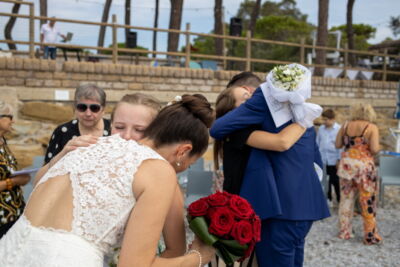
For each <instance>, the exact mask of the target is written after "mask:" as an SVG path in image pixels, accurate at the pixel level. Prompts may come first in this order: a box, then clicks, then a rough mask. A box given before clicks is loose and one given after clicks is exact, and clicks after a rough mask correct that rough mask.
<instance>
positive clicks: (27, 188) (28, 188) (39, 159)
mask: <svg viewBox="0 0 400 267" xmlns="http://www.w3.org/2000/svg"><path fill="white" fill-rule="evenodd" d="M43 164H44V156H36V157H34V158H33V162H32V165H31V166H29V167H27V169H36V168H40V167H42V166H43ZM30 175H31V180H30V181H29V183H27V184H26V185H24V186H23V191H24V198H25V200H27V199H29V196H30V195H31V192H32V190H33V179H35V176H36V172H32V173H31V174H30Z"/></svg>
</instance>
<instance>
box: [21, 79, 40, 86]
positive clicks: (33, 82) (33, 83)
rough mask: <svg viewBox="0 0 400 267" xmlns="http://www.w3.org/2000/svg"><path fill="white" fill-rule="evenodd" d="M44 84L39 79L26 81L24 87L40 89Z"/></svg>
mask: <svg viewBox="0 0 400 267" xmlns="http://www.w3.org/2000/svg"><path fill="white" fill-rule="evenodd" d="M43 84H44V82H43V80H39V79H26V81H25V85H26V86H27V87H42V86H43Z"/></svg>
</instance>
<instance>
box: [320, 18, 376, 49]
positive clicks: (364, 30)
mask: <svg viewBox="0 0 400 267" xmlns="http://www.w3.org/2000/svg"><path fill="white" fill-rule="evenodd" d="M337 30H339V31H341V32H342V40H341V47H344V46H345V44H346V43H347V33H346V25H340V26H335V27H332V28H331V29H330V30H329V31H337ZM353 31H354V46H355V47H354V48H355V49H356V50H368V47H369V46H370V44H369V43H368V39H371V38H373V37H374V36H375V33H376V28H374V27H372V26H371V25H368V24H353ZM328 42H329V45H330V46H333V43H334V42H335V41H334V40H333V38H332V37H331V36H330V37H329V41H328Z"/></svg>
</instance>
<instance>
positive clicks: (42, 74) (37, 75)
mask: <svg viewBox="0 0 400 267" xmlns="http://www.w3.org/2000/svg"><path fill="white" fill-rule="evenodd" d="M33 77H34V78H37V79H53V73H51V72H44V71H35V72H33Z"/></svg>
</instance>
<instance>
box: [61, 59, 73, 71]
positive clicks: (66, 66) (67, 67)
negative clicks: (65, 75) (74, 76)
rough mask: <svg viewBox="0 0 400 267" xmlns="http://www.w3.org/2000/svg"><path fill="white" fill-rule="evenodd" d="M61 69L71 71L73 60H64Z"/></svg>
mask: <svg viewBox="0 0 400 267" xmlns="http://www.w3.org/2000/svg"><path fill="white" fill-rule="evenodd" d="M63 70H64V71H66V72H72V70H73V62H71V61H65V62H64V64H63Z"/></svg>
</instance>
